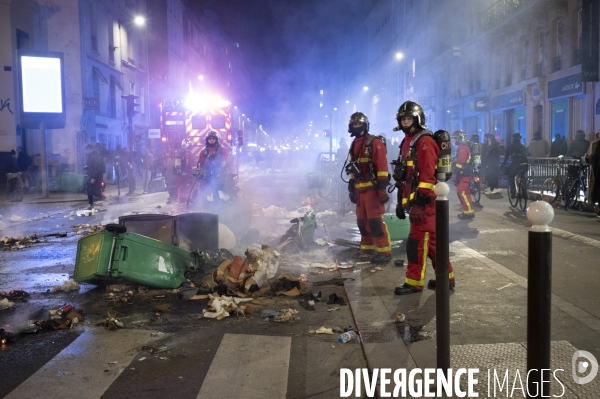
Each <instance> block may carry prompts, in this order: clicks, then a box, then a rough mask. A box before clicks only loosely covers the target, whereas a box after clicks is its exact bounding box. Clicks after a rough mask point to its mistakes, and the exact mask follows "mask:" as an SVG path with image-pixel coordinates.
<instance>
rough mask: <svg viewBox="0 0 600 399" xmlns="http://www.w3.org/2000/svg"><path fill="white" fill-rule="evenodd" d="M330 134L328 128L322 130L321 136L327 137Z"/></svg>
mask: <svg viewBox="0 0 600 399" xmlns="http://www.w3.org/2000/svg"><path fill="white" fill-rule="evenodd" d="M330 135H331V130H329V129H325V130H323V136H324V137H329V136H330Z"/></svg>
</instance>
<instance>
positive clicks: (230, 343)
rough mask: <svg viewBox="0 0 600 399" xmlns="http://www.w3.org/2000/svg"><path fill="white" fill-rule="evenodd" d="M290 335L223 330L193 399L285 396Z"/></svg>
mask: <svg viewBox="0 0 600 399" xmlns="http://www.w3.org/2000/svg"><path fill="white" fill-rule="evenodd" d="M291 346H292V338H291V337H274V336H267V335H245V334H225V335H224V337H223V340H222V341H221V344H220V345H219V348H218V350H217V353H216V355H215V358H214V359H213V361H212V363H211V365H210V368H209V369H208V373H207V374H206V378H205V379H204V383H203V384H202V388H201V389H200V392H199V393H198V397H197V399H214V398H228V399H236V398H240V399H242V398H243V399H252V398H257V399H263V398H273V399H277V398H285V397H286V393H287V379H288V370H289V367H290V350H291Z"/></svg>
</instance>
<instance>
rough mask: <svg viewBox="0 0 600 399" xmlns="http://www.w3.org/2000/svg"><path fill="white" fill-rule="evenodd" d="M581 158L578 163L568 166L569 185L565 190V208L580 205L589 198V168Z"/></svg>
mask: <svg viewBox="0 0 600 399" xmlns="http://www.w3.org/2000/svg"><path fill="white" fill-rule="evenodd" d="M588 167H589V166H588V165H586V164H584V163H583V161H582V160H581V159H579V163H578V164H577V165H568V166H567V175H568V177H569V180H568V185H567V186H566V191H565V210H566V209H573V208H575V207H577V206H580V205H581V204H583V203H584V202H585V199H586V198H587V191H588V187H587V169H588Z"/></svg>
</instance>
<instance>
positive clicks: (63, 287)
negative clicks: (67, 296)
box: [52, 280, 80, 291]
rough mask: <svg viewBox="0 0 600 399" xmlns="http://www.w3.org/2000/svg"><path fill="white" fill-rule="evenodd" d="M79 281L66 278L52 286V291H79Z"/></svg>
mask: <svg viewBox="0 0 600 399" xmlns="http://www.w3.org/2000/svg"><path fill="white" fill-rule="evenodd" d="M79 288H80V287H79V283H77V282H76V281H75V280H67V281H65V282H64V283H62V284H59V285H55V286H54V287H52V291H79Z"/></svg>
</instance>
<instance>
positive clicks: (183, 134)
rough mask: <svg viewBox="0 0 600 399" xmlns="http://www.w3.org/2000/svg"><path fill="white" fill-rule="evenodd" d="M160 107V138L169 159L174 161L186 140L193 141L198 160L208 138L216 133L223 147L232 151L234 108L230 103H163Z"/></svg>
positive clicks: (217, 101)
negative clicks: (213, 132)
mask: <svg viewBox="0 0 600 399" xmlns="http://www.w3.org/2000/svg"><path fill="white" fill-rule="evenodd" d="M160 107H161V113H160V115H161V135H162V143H163V149H164V152H165V154H164V155H165V156H166V157H172V156H173V155H174V153H175V151H177V150H178V149H179V148H180V147H181V142H182V141H183V140H184V139H185V138H190V139H192V142H193V145H192V149H191V151H192V154H193V155H194V156H196V157H198V155H199V154H200V151H202V149H204V147H205V143H206V135H207V134H208V132H210V131H215V132H217V134H218V135H219V143H220V145H221V147H223V148H226V149H227V150H228V151H229V152H230V153H231V151H232V141H233V140H232V129H231V108H230V103H229V102H228V101H224V100H221V99H220V98H215V99H213V100H212V101H210V102H208V101H198V100H195V99H194V98H193V97H192V99H191V100H187V101H185V102H183V101H163V102H162V103H161V105H160Z"/></svg>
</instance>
